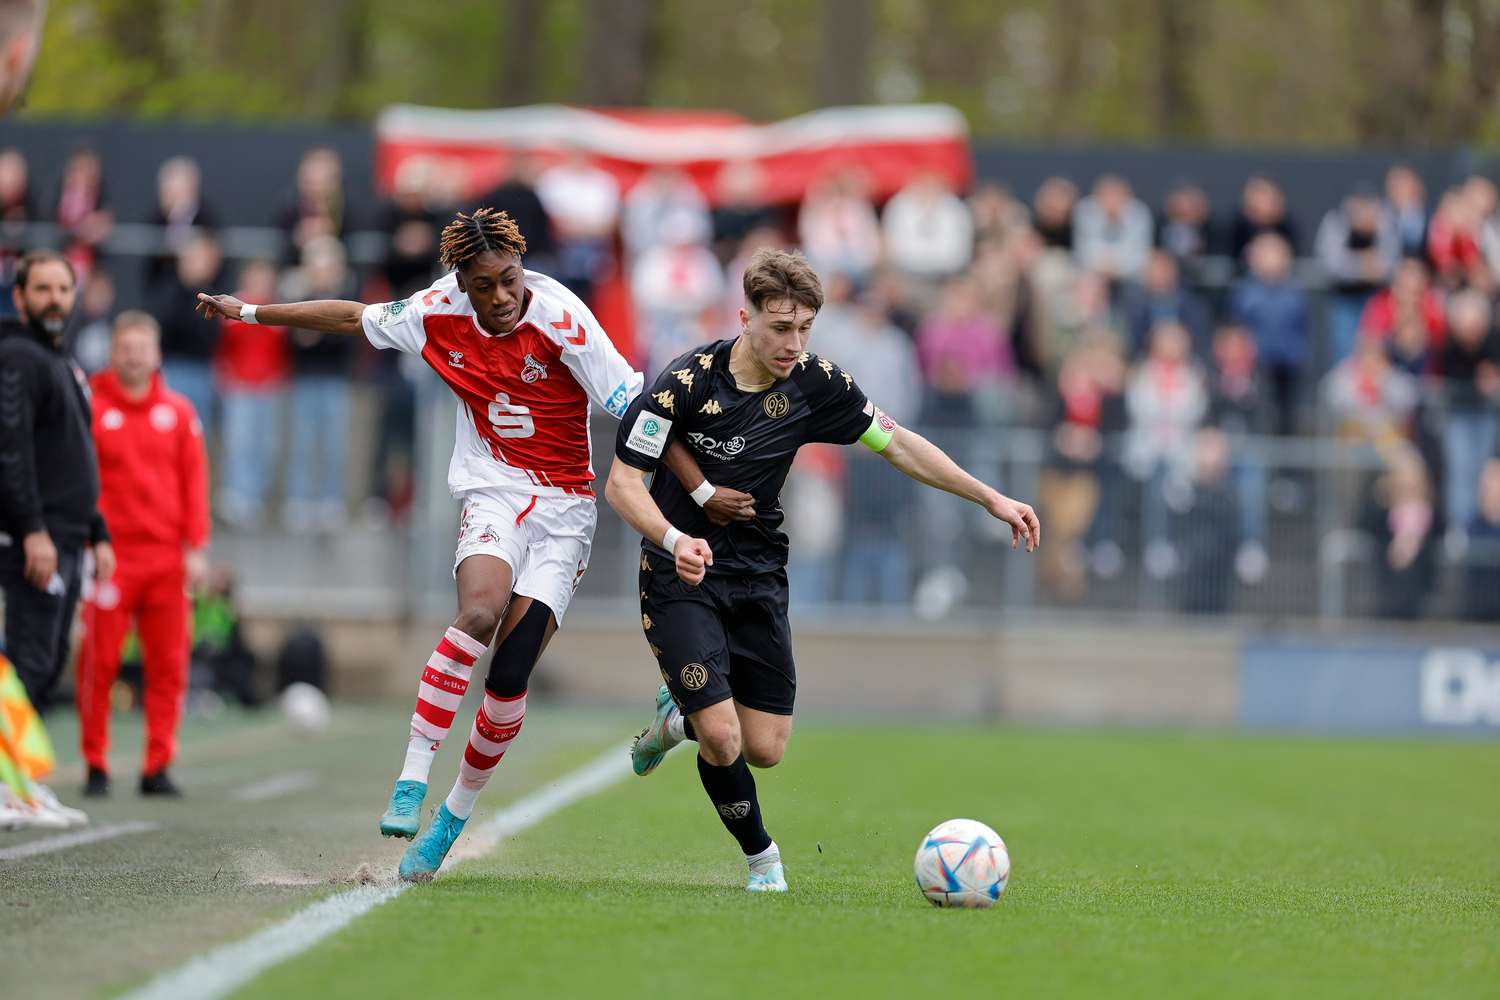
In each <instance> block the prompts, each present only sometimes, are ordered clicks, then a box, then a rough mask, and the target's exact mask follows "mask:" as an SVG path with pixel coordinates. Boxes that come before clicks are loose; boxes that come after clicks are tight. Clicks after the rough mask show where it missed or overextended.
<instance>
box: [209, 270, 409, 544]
mask: <svg viewBox="0 0 1500 1000" xmlns="http://www.w3.org/2000/svg"><path fill="white" fill-rule="evenodd" d="M234 294H235V296H236V297H237V298H239V299H240V300H241V301H243V302H253V303H256V304H260V303H265V302H274V301H275V300H276V266H275V265H274V264H273V263H272V262H271V261H268V260H252V261H250V262H248V263H247V264H246V265H245V266H244V268H242V269H241V271H240V281H239V288H238V290H237V291H236V292H235V293H234ZM398 294H401V293H398ZM220 328H221V329H222V331H223V332H222V333H221V334H220V336H219V344H218V349H217V352H216V356H215V359H214V360H215V369H216V375H217V379H218V386H219V398H220V401H221V402H222V403H223V416H224V438H223V445H224V452H223V455H222V456H221V457H222V460H223V463H224V464H223V488H222V490H221V491H220V493H219V497H218V504H217V506H216V508H215V509H216V510H217V512H218V514H219V517H220V519H221V520H222V521H223V523H224V524H226V525H229V526H231V527H236V528H239V527H248V526H254V525H259V524H260V523H261V522H262V520H263V519H264V516H265V509H266V498H267V494H268V491H269V489H270V485H271V477H272V475H273V473H274V472H275V468H276V464H277V460H278V452H279V450H280V447H281V433H280V431H281V408H282V403H283V399H284V397H285V396H286V386H287V379H288V378H289V376H290V374H291V359H290V357H289V356H288V355H289V348H288V347H287V329H286V327H284V326H265V325H260V324H257V325H254V326H252V325H251V324H249V323H241V322H239V321H238V320H232V319H226V320H224V321H222V322H221V323H220ZM386 353H390V352H386Z"/></svg>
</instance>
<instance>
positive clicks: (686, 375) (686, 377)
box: [672, 368, 693, 389]
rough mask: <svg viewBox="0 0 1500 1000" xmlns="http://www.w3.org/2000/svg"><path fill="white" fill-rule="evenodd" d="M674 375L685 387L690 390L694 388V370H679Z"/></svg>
mask: <svg viewBox="0 0 1500 1000" xmlns="http://www.w3.org/2000/svg"><path fill="white" fill-rule="evenodd" d="M672 374H673V375H676V376H677V381H679V382H681V383H682V384H683V385H684V386H685V387H687V388H689V389H691V388H692V387H693V370H692V369H691V368H679V369H677V370H676V371H675V372H673V373H672Z"/></svg>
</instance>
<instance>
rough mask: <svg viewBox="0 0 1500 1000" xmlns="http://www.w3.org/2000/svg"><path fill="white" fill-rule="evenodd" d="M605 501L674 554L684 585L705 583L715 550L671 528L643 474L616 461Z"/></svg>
mask: <svg viewBox="0 0 1500 1000" xmlns="http://www.w3.org/2000/svg"><path fill="white" fill-rule="evenodd" d="M604 499H606V500H608V501H609V505H610V506H611V507H613V508H614V509H615V512H616V513H618V514H619V515H620V516H621V517H623V518H624V519H625V523H626V524H628V525H630V526H631V527H632V528H634V529H635V530H636V531H638V532H640V533H641V537H643V538H649V539H651V540H652V541H654V542H656V543H657V544H658V545H660V546H661V547H662V548H664V549H666V550H667V551H668V552H671V553H672V555H673V557H674V558H675V559H676V560H677V575H678V576H680V577H682V579H683V581H684V582H686V583H691V584H693V585H695V586H696V585H697V584H700V583H702V582H703V575H704V573H706V572H708V567H710V566H712V565H713V564H714V554H713V550H712V549H710V548H709V547H708V543H707V542H705V541H704V540H703V539H701V538H693V537H691V536H689V535H684V534H683V533H682V532H680V531H678V530H677V529H676V528H674V527H673V526H672V524H671V522H670V521H668V520H667V519H666V516H665V515H663V514H662V512H661V508H660V507H658V506H656V501H655V500H653V499H651V491H650V490H648V489H647V488H646V474H645V473H644V472H642V471H641V470H640V469H637V468H635V467H634V466H631V465H627V464H625V463H624V462H622V461H620V460H619V459H618V458H617V459H615V464H614V465H612V466H610V469H609V479H608V480H606V481H605V483H604Z"/></svg>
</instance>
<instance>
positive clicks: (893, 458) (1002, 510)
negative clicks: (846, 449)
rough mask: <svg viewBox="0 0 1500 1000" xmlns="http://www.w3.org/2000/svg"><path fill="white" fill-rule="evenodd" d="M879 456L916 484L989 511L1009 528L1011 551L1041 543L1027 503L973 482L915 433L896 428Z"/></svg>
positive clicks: (980, 483)
mask: <svg viewBox="0 0 1500 1000" xmlns="http://www.w3.org/2000/svg"><path fill="white" fill-rule="evenodd" d="M880 455H881V456H882V457H883V458H884V459H885V460H886V461H887V462H890V463H891V464H892V465H894V466H895V467H896V468H898V469H900V470H901V471H902V472H904V473H906V474H907V475H908V476H910V477H911V478H913V479H915V480H916V481H917V482H919V483H926V484H927V485H928V486H935V487H937V488H938V489H940V490H946V491H947V492H949V493H952V494H953V495H954V496H960V497H963V498H964V499H965V500H972V501H973V502H974V503H977V504H978V505H979V506H981V507H983V508H984V509H985V510H987V511H989V512H990V516H991V517H994V518H998V519H999V520H1001V521H1004V522H1005V523H1006V524H1008V525H1010V544H1011V548H1015V547H1016V546H1017V545H1019V544H1021V543H1022V542H1025V543H1026V551H1027V552H1030V551H1031V550H1032V549H1035V548H1036V547H1037V546H1038V545H1040V544H1042V524H1041V522H1040V521H1038V520H1037V516H1036V511H1034V510H1032V509H1031V505H1030V504H1024V503H1022V502H1021V501H1019V500H1012V499H1011V498H1010V497H1008V496H1006V495H1005V494H1003V493H1001V492H1000V491H998V490H996V489H994V488H992V487H990V486H986V485H985V484H984V483H982V482H980V481H979V480H977V479H975V478H974V477H973V476H971V475H969V474H968V473H967V472H965V471H964V470H963V468H962V467H960V466H959V464H958V463H957V462H955V461H953V459H951V458H949V457H948V455H947V453H946V452H944V451H943V449H941V448H939V447H938V446H937V445H935V444H933V443H932V442H931V441H929V440H927V439H926V438H924V437H923V436H922V435H920V434H918V433H917V432H916V431H911V430H907V429H906V428H905V427H899V426H898V427H896V428H895V431H894V433H893V434H892V436H891V440H890V443H889V444H887V445H886V446H885V447H884V448H883V449H881V451H880Z"/></svg>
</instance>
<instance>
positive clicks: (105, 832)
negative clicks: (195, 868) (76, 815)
mask: <svg viewBox="0 0 1500 1000" xmlns="http://www.w3.org/2000/svg"><path fill="white" fill-rule="evenodd" d="M160 827H161V824H159V823H146V822H143V821H140V820H137V821H133V822H130V823H105V824H104V825H103V826H95V827H90V828H89V829H87V830H79V831H77V832H76V833H64V834H59V835H58V836H56V837H48V838H46V839H45V840H33V841H29V842H27V843H25V844H17V845H16V846H15V847H7V848H4V849H3V850H0V861H15V860H16V859H18V858H29V857H32V856H33V855H37V854H51V853H52V852H53V851H65V850H67V849H68V848H70V847H77V846H79V845H80V844H92V843H96V842H97V841H100V840H112V839H114V838H115V837H123V836H125V835H126V834H127V833H150V832H151V831H152V830H156V829H160Z"/></svg>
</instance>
